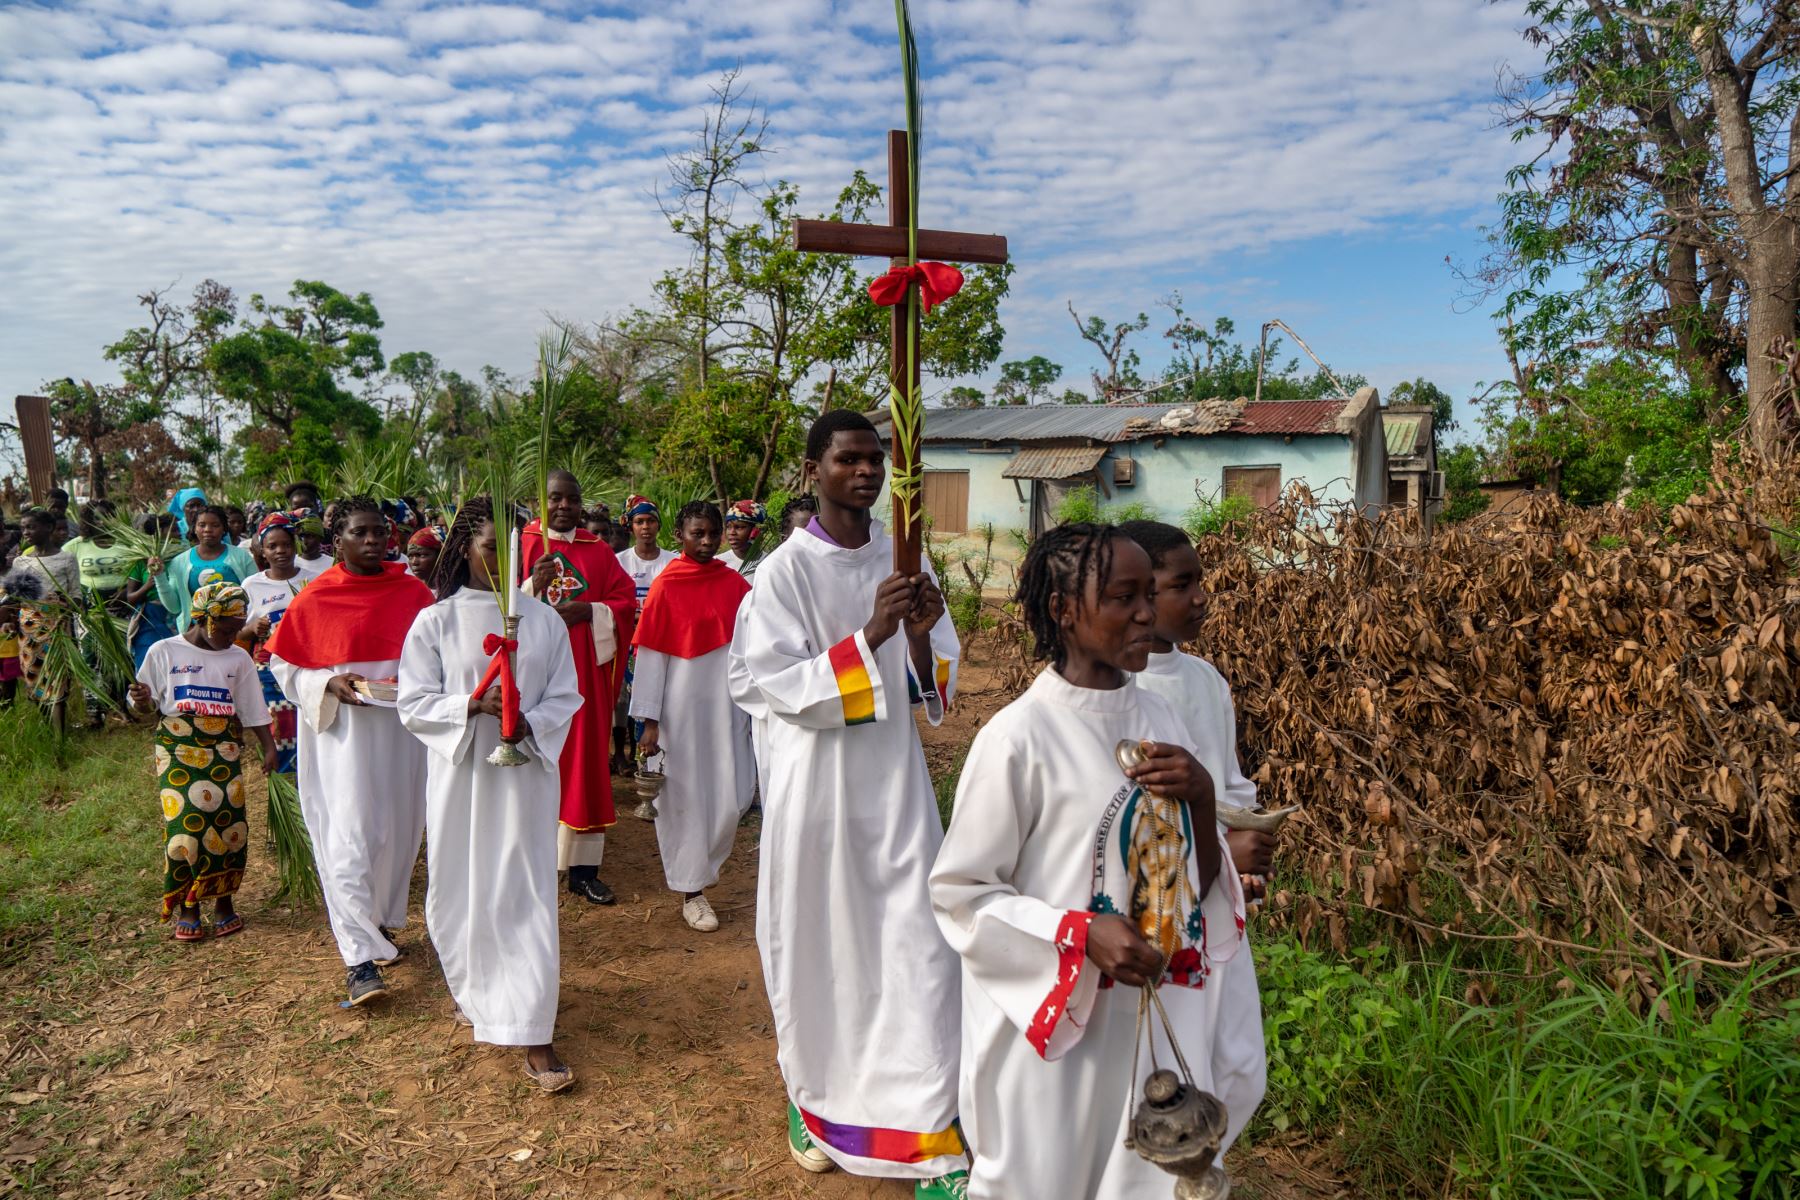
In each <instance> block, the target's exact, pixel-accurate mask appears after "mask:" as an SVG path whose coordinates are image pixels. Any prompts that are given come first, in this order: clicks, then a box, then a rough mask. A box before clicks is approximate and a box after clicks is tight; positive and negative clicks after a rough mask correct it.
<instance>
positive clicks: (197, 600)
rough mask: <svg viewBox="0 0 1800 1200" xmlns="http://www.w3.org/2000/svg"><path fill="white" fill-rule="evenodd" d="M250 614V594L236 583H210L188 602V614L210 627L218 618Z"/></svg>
mask: <svg viewBox="0 0 1800 1200" xmlns="http://www.w3.org/2000/svg"><path fill="white" fill-rule="evenodd" d="M249 615H250V595H249V593H247V592H246V591H244V589H243V588H241V587H239V586H238V585H237V584H235V583H224V582H219V583H209V584H207V585H206V586H204V587H202V588H201V589H200V590H199V591H197V592H195V593H194V598H193V599H192V600H190V601H189V602H188V616H189V617H190V618H191V619H193V620H195V621H204V622H205V623H206V625H207V627H208V628H211V626H212V623H213V622H214V621H217V620H221V619H224V618H229V617H246V616H249Z"/></svg>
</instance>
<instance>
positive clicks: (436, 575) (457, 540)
mask: <svg viewBox="0 0 1800 1200" xmlns="http://www.w3.org/2000/svg"><path fill="white" fill-rule="evenodd" d="M493 519H494V504H493V501H491V500H489V499H488V498H487V497H486V496H477V497H475V498H474V499H473V500H470V501H468V502H466V503H465V504H464V505H463V506H462V507H461V508H459V509H457V510H456V520H454V521H452V522H450V532H449V533H447V534H445V535H444V548H443V549H442V550H440V551H439V552H438V560H437V569H436V570H434V571H432V573H431V587H432V590H433V591H435V592H437V598H438V599H439V600H448V599H449V598H450V597H452V596H454V595H456V593H457V592H458V591H460V590H461V589H462V588H463V586H464V585H465V584H467V583H468V582H469V543H470V542H473V541H474V540H475V535H476V534H478V533H480V532H481V527H482V526H483V525H486V524H487V523H488V522H490V521H492V520H493Z"/></svg>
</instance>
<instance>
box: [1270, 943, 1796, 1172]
mask: <svg viewBox="0 0 1800 1200" xmlns="http://www.w3.org/2000/svg"><path fill="white" fill-rule="evenodd" d="M1256 952H1257V967H1258V975H1259V983H1260V985H1261V989H1262V997H1263V1020H1264V1036H1265V1039H1266V1041H1267V1044H1268V1048H1269V1094H1268V1098H1267V1099H1266V1100H1265V1102H1264V1104H1263V1106H1262V1108H1261V1109H1260V1110H1259V1112H1258V1114H1257V1117H1256V1119H1255V1125H1254V1126H1253V1133H1255V1134H1259V1135H1267V1134H1269V1133H1271V1132H1273V1131H1276V1130H1282V1129H1288V1130H1296V1131H1305V1132H1310V1133H1314V1134H1317V1135H1319V1136H1329V1135H1332V1134H1336V1135H1337V1136H1338V1137H1339V1139H1340V1146H1341V1149H1342V1151H1343V1154H1344V1157H1345V1159H1346V1161H1347V1163H1348V1164H1349V1165H1350V1167H1351V1169H1352V1170H1353V1171H1354V1172H1355V1174H1356V1175H1357V1176H1358V1182H1359V1183H1360V1184H1361V1185H1362V1186H1363V1187H1364V1188H1366V1189H1367V1191H1368V1194H1371V1195H1401V1194H1438V1195H1442V1194H1452V1195H1486V1196H1496V1197H1497V1196H1508V1197H1512V1196H1518V1197H1564V1196H1573V1195H1606V1196H1611V1197H1665V1196H1678V1197H1684V1198H1693V1197H1708V1198H1719V1197H1740V1196H1741V1197H1764V1196H1767V1197H1779V1196H1790V1195H1794V1194H1796V1192H1795V1188H1796V1183H1795V1181H1796V1180H1800V1104H1796V1102H1795V1100H1794V1096H1795V1094H1796V1093H1795V1090H1794V1088H1795V1084H1794V1081H1795V1080H1797V1079H1800V999H1795V998H1794V995H1793V992H1794V984H1795V980H1796V977H1800V971H1797V970H1789V971H1787V972H1785V973H1782V972H1778V971H1774V970H1765V971H1760V972H1750V973H1740V974H1735V975H1726V974H1723V973H1721V974H1717V975H1697V974H1696V973H1694V972H1691V971H1687V970H1682V969H1677V968H1675V967H1673V966H1669V965H1666V964H1665V965H1663V966H1662V967H1661V968H1660V969H1659V971H1658V974H1657V976H1656V983H1655V993H1654V995H1653V996H1652V997H1651V998H1649V999H1648V1000H1647V1001H1646V1000H1637V1001H1636V1002H1635V1003H1634V1000H1633V999H1632V998H1629V997H1625V996H1620V995H1618V994H1617V993H1615V992H1614V991H1613V990H1612V989H1611V988H1610V987H1607V986H1604V985H1603V984H1601V983H1598V982H1595V981H1594V980H1593V979H1590V978H1588V977H1587V976H1585V975H1582V974H1578V973H1567V974H1554V975H1552V976H1551V977H1549V978H1536V979H1532V978H1530V977H1529V976H1526V975H1524V974H1522V973H1520V974H1517V975H1514V976H1512V977H1511V978H1510V979H1509V978H1508V977H1507V976H1502V975H1495V974H1492V973H1491V972H1490V970H1489V969H1488V967H1484V968H1482V969H1479V970H1476V971H1473V972H1468V971H1465V970H1464V969H1462V968H1463V966H1464V964H1463V963H1462V962H1460V961H1459V958H1458V955H1457V953H1456V952H1455V951H1454V950H1445V951H1443V952H1442V954H1441V956H1439V957H1436V958H1434V959H1432V960H1431V961H1427V962H1422V963H1401V962H1398V961H1396V960H1395V958H1394V956H1393V955H1392V953H1391V952H1390V951H1388V950H1386V949H1385V948H1381V947H1377V948H1373V949H1368V950H1363V951H1359V952H1358V953H1357V954H1356V955H1354V956H1353V957H1352V958H1351V959H1350V960H1348V961H1345V960H1342V959H1339V958H1336V957H1333V956H1331V955H1327V954H1321V953H1319V952H1317V951H1313V950H1308V949H1305V948H1303V947H1302V946H1300V945H1299V944H1297V943H1296V942H1295V941H1293V940H1292V939H1291V938H1288V937H1284V936H1276V937H1273V938H1270V939H1266V940H1263V941H1260V942H1259V943H1258V944H1257V946H1256ZM1488 957H1489V959H1490V963H1489V964H1488V966H1491V959H1492V955H1491V952H1490V954H1489V955H1488ZM1514 965H1515V967H1522V965H1523V964H1514ZM1474 978H1480V979H1481V980H1482V981H1483V982H1485V983H1488V984H1490V985H1497V986H1498V987H1499V988H1500V994H1499V995H1498V996H1497V997H1494V998H1492V1000H1491V1002H1490V1003H1485V1004H1482V1003H1473V1004H1472V1003H1469V1002H1468V1001H1467V1000H1466V999H1465V992H1466V989H1467V988H1468V986H1469V984H1470V981H1471V979H1474Z"/></svg>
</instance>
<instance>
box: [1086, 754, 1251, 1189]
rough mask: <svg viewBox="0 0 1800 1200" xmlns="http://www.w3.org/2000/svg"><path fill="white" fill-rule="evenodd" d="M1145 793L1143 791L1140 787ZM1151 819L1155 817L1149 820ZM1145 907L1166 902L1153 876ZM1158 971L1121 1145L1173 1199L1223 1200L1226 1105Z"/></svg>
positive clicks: (1134, 1058)
mask: <svg viewBox="0 0 1800 1200" xmlns="http://www.w3.org/2000/svg"><path fill="white" fill-rule="evenodd" d="M1113 757H1114V758H1116V759H1117V760H1118V763H1119V768H1120V769H1121V770H1125V771H1129V770H1130V769H1131V768H1133V767H1136V766H1138V765H1139V764H1141V763H1142V762H1143V761H1144V759H1145V757H1146V755H1145V751H1144V743H1143V742H1140V741H1133V740H1130V739H1127V740H1125V741H1121V742H1120V743H1119V744H1118V745H1117V746H1115V747H1114V748H1113ZM1145 791H1146V792H1148V791H1149V789H1148V788H1146V789H1145ZM1153 819H1159V818H1154V817H1153ZM1180 874H1181V878H1180V881H1179V882H1178V883H1177V886H1176V890H1177V891H1179V890H1180V889H1181V888H1182V887H1183V886H1184V885H1185V883H1186V875H1187V867H1186V862H1185V859H1184V860H1183V863H1182V867H1181V872H1180ZM1151 879H1152V884H1151V895H1150V896H1148V897H1146V900H1147V902H1148V904H1149V907H1150V908H1151V910H1152V911H1154V912H1156V913H1157V915H1158V917H1159V922H1160V918H1161V916H1162V915H1163V910H1164V909H1166V908H1167V907H1168V906H1169V904H1170V901H1171V897H1170V896H1169V894H1168V891H1169V889H1168V888H1166V887H1165V886H1163V881H1162V880H1161V879H1160V877H1158V876H1155V875H1153V876H1151ZM1161 976H1162V973H1161V971H1160V970H1158V972H1157V973H1156V974H1155V975H1154V976H1152V977H1151V982H1150V983H1148V984H1146V985H1145V986H1144V987H1142V988H1140V989H1138V1011H1137V1033H1136V1035H1135V1037H1134V1038H1133V1042H1132V1050H1131V1077H1132V1078H1133V1079H1136V1078H1137V1076H1138V1063H1139V1053H1140V1052H1141V1051H1142V1049H1143V1045H1144V1042H1145V1041H1148V1042H1149V1043H1150V1065H1151V1068H1152V1069H1151V1071H1150V1075H1149V1077H1148V1078H1147V1079H1145V1080H1144V1094H1143V1097H1142V1099H1140V1100H1139V1101H1138V1104H1137V1107H1136V1108H1135V1109H1134V1110H1133V1111H1132V1114H1131V1123H1130V1125H1129V1127H1128V1128H1127V1130H1126V1133H1125V1146H1126V1148H1127V1149H1129V1150H1135V1151H1137V1153H1138V1156H1139V1157H1140V1158H1142V1159H1144V1161H1146V1162H1149V1163H1151V1164H1153V1165H1155V1166H1158V1167H1160V1168H1162V1169H1163V1170H1165V1171H1167V1172H1168V1173H1169V1174H1171V1175H1173V1176H1175V1200H1226V1198H1227V1197H1229V1196H1230V1195H1231V1180H1230V1179H1229V1178H1228V1177H1227V1176H1226V1174H1225V1170H1224V1168H1223V1167H1221V1166H1219V1165H1218V1164H1217V1162H1216V1161H1215V1160H1216V1159H1217V1158H1218V1157H1219V1146H1220V1144H1221V1143H1222V1142H1223V1141H1224V1139H1225V1128H1226V1117H1227V1115H1228V1114H1227V1113H1226V1111H1225V1105H1224V1103H1223V1102H1221V1101H1220V1100H1219V1098H1218V1097H1217V1096H1214V1095H1212V1094H1211V1093H1210V1092H1205V1091H1202V1090H1201V1089H1200V1088H1199V1086H1198V1085H1196V1084H1195V1082H1194V1074H1193V1072H1192V1071H1190V1070H1189V1069H1188V1064H1187V1058H1186V1056H1184V1055H1183V1054H1182V1053H1181V1043H1180V1042H1178V1041H1177V1040H1176V1038H1175V1026H1174V1024H1173V1023H1172V1022H1171V1021H1170V1020H1169V1014H1168V1010H1166V1009H1165V1008H1164V1007H1163V1002H1162V996H1161V995H1160V994H1159V993H1158V991H1157V981H1158V980H1160V979H1161ZM1153 1007H1154V1008H1155V1009H1156V1015H1157V1017H1158V1018H1159V1020H1160V1021H1161V1024H1162V1027H1163V1034H1164V1035H1165V1036H1166V1037H1167V1038H1168V1039H1169V1048H1170V1049H1171V1050H1173V1051H1174V1052H1175V1063H1176V1065H1177V1066H1178V1067H1180V1068H1181V1073H1180V1074H1179V1075H1177V1074H1176V1073H1175V1072H1174V1071H1171V1070H1168V1069H1166V1068H1164V1067H1162V1066H1161V1065H1159V1064H1158V1062H1157V1056H1156V1034H1155V1030H1154V1029H1152V1028H1151V1026H1150V1010H1151V1008H1153Z"/></svg>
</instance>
